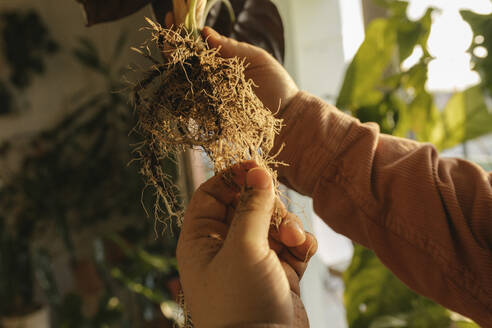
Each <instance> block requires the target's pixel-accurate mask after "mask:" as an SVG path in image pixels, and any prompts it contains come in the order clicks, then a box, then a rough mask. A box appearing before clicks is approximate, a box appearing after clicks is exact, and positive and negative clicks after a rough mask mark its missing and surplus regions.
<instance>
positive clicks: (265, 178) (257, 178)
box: [246, 167, 273, 189]
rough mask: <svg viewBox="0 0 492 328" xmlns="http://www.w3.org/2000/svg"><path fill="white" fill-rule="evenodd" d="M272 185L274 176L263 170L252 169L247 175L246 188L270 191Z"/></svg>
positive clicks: (258, 168)
mask: <svg viewBox="0 0 492 328" xmlns="http://www.w3.org/2000/svg"><path fill="white" fill-rule="evenodd" d="M272 185H273V182H272V176H271V175H270V173H268V171H267V170H265V169H263V168H260V167H255V168H252V169H251V170H249V171H248V173H247V175H246V186H247V187H248V188H253V189H269V188H271V187H272Z"/></svg>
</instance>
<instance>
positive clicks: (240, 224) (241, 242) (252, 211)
mask: <svg viewBox="0 0 492 328" xmlns="http://www.w3.org/2000/svg"><path fill="white" fill-rule="evenodd" d="M274 204H275V193H274V190H273V180H272V177H271V175H270V174H269V173H268V171H266V170H265V169H263V168H259V167H257V168H254V169H251V170H249V171H248V173H247V175H246V186H245V190H244V191H243V192H242V193H241V198H240V200H239V204H238V205H237V208H236V211H235V215H234V218H233V219H232V223H231V227H230V228H229V233H228V235H227V238H226V242H225V243H226V245H227V244H231V243H232V244H234V247H245V248H244V249H246V250H250V248H251V247H264V249H265V250H268V249H269V248H268V231H269V228H270V221H271V216H272V213H273V209H274Z"/></svg>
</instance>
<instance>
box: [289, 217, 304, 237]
mask: <svg viewBox="0 0 492 328" xmlns="http://www.w3.org/2000/svg"><path fill="white" fill-rule="evenodd" d="M284 225H285V226H286V227H288V228H289V230H292V231H295V232H296V233H297V234H298V236H299V237H303V236H305V235H306V233H305V232H304V229H302V228H301V226H300V225H299V223H297V222H296V221H295V220H289V221H284Z"/></svg>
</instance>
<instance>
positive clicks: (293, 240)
mask: <svg viewBox="0 0 492 328" xmlns="http://www.w3.org/2000/svg"><path fill="white" fill-rule="evenodd" d="M279 238H280V241H281V242H282V243H283V244H284V245H285V246H287V247H295V246H300V245H302V244H303V243H304V242H305V241H306V233H305V232H304V229H303V227H302V222H301V220H300V219H299V218H298V217H297V216H296V215H294V214H293V213H290V212H289V213H287V215H286V216H285V217H284V219H283V220H282V223H281V224H280V227H279Z"/></svg>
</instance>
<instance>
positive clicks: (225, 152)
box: [134, 23, 282, 223]
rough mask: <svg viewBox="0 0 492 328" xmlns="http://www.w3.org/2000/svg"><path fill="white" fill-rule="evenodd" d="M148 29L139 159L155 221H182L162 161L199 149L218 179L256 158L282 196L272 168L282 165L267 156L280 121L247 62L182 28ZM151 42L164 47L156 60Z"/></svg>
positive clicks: (138, 106)
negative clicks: (249, 77) (249, 73)
mask: <svg viewBox="0 0 492 328" xmlns="http://www.w3.org/2000/svg"><path fill="white" fill-rule="evenodd" d="M149 29H150V30H151V31H152V39H151V40H150V41H148V42H147V43H145V44H143V45H142V46H141V47H140V48H139V49H136V50H137V51H139V52H140V53H141V54H142V55H143V56H145V57H146V58H147V59H149V60H150V61H151V63H152V64H151V67H150V69H149V70H148V71H147V72H145V73H144V74H145V76H144V78H143V79H142V80H141V81H139V82H137V83H136V84H135V86H134V102H135V110H136V115H137V119H138V123H137V126H136V130H137V131H138V133H139V134H141V136H142V137H143V141H142V142H141V143H140V144H139V145H138V146H137V148H136V149H135V154H136V157H137V158H136V159H137V160H139V161H140V162H141V170H140V172H141V174H142V175H143V176H144V177H145V179H146V182H147V186H150V187H152V188H153V189H154V190H155V195H156V202H155V207H154V215H155V217H156V218H157V219H158V220H163V221H164V222H166V220H168V218H169V217H174V218H176V219H178V223H179V220H181V218H182V212H181V209H182V206H181V205H180V204H179V201H178V197H177V192H178V191H177V189H176V187H175V186H174V184H173V181H172V179H171V177H170V176H169V175H168V174H167V173H166V172H165V171H164V170H163V168H162V166H161V160H162V159H164V158H166V157H169V156H170V155H172V154H177V153H180V152H182V151H185V150H186V149H191V148H194V149H196V148H200V149H202V150H203V151H204V152H205V153H206V154H207V155H208V156H209V157H210V159H211V161H212V163H213V166H214V170H215V172H216V173H217V172H220V171H223V170H226V169H228V168H230V167H231V166H233V165H234V164H236V163H239V162H242V161H245V160H255V161H256V162H257V163H258V165H259V166H261V167H263V168H265V169H267V170H268V171H269V172H270V174H271V175H272V177H273V178H274V183H275V187H276V190H277V192H278V182H277V174H276V172H275V171H273V170H272V169H271V167H272V166H274V165H278V164H282V163H278V162H277V161H276V160H275V156H272V155H270V152H271V150H272V148H273V144H274V138H275V136H276V135H277V134H278V133H279V132H280V129H281V126H282V121H281V120H280V119H276V118H275V117H274V115H273V114H272V112H271V111H270V109H268V108H266V107H265V106H264V105H263V103H262V102H261V101H260V100H259V99H258V97H257V96H256V95H255V92H254V90H253V88H254V87H255V86H254V83H253V81H251V80H247V79H246V78H245V74H244V72H245V69H246V68H247V65H248V64H247V63H246V62H245V60H244V59H239V58H222V57H221V56H220V55H219V51H218V50H217V49H210V48H209V47H208V45H207V44H206V42H203V41H202V40H196V39H194V38H193V37H192V36H191V35H189V34H187V33H185V29H184V28H178V29H173V30H170V29H164V28H162V27H161V26H159V25H158V24H155V23H152V27H151V28H149ZM151 43H155V44H157V47H158V49H160V52H161V54H159V56H158V59H157V58H155V57H153V56H152V54H151V51H150V48H151V47H150V45H151ZM275 213H277V211H275ZM274 217H275V215H274ZM278 219H279V218H277V219H276V220H274V221H278Z"/></svg>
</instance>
